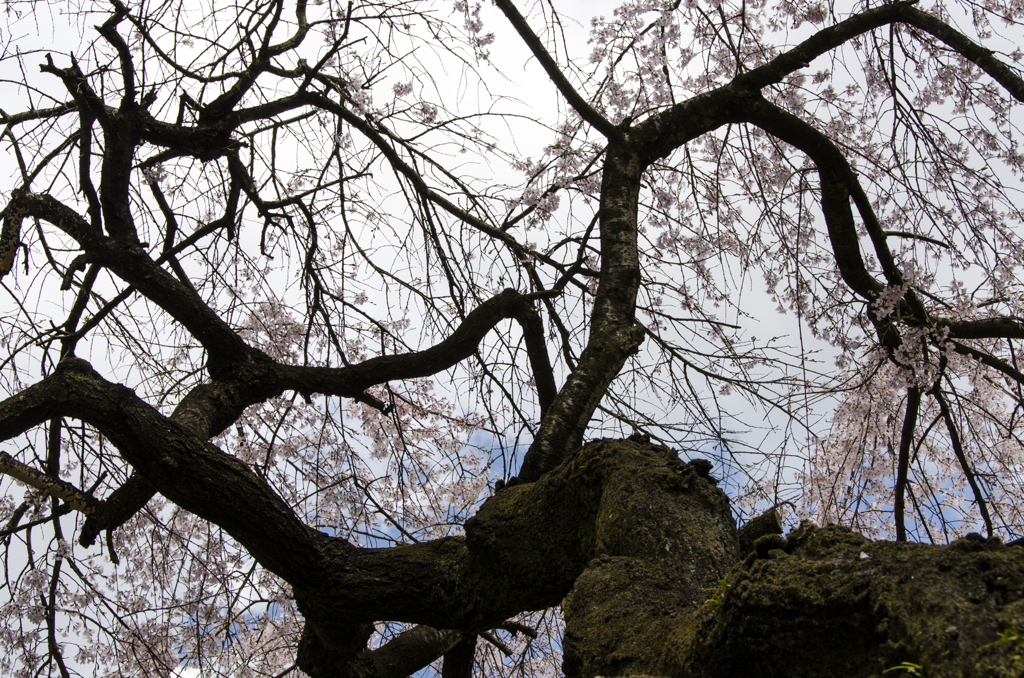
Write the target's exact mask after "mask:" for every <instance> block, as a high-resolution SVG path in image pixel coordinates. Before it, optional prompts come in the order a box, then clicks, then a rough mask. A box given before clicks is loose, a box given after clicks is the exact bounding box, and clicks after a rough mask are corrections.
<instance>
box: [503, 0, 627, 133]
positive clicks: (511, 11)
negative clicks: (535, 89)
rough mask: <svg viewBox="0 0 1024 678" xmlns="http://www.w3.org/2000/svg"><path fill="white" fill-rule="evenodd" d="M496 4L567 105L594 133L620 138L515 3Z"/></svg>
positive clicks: (506, 1)
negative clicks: (566, 73) (561, 65)
mask: <svg viewBox="0 0 1024 678" xmlns="http://www.w3.org/2000/svg"><path fill="white" fill-rule="evenodd" d="M494 4H496V5H497V6H498V9H500V10H501V11H502V13H503V14H504V15H505V18H507V19H508V21H509V23H510V24H512V27H513V28H514V29H515V30H516V33H518V34H519V37H520V38H521V39H522V41H523V42H525V43H526V46H527V47H529V48H530V51H531V52H533V56H534V57H535V58H536V59H537V61H538V62H539V63H540V65H541V67H542V68H543V69H544V72H545V73H547V74H548V77H549V78H551V82H553V83H554V85H555V87H557V88H558V91H559V92H561V94H562V96H563V97H565V100H566V102H568V104H569V105H570V106H572V108H573V110H575V111H576V113H578V114H579V116H580V117H581V118H583V120H585V121H586V122H587V123H588V124H590V125H591V126H592V127H593V128H594V129H596V130H597V131H598V132H600V133H601V134H603V135H604V136H606V137H608V138H609V139H611V138H614V137H616V136H618V134H619V132H620V130H619V128H618V127H616V126H615V125H613V124H612V123H611V122H610V121H609V120H608V119H607V118H605V117H604V116H603V115H601V114H600V113H599V112H597V110H595V109H594V107H593V106H591V105H590V103H589V102H588V101H587V100H586V99H584V98H583V97H582V96H580V93H579V92H577V91H576V88H575V87H573V86H572V83H570V82H569V79H568V78H566V77H565V74H564V73H563V72H562V69H561V68H559V66H558V64H556V63H555V60H554V59H552V58H551V54H550V53H548V51H547V49H545V48H544V45H543V43H541V41H540V38H538V37H537V34H536V33H534V32H533V29H532V28H530V24H529V23H527V21H526V18H525V17H523V15H522V14H520V13H519V10H518V9H516V6H515V5H514V4H513V3H512V0H495V1H494Z"/></svg>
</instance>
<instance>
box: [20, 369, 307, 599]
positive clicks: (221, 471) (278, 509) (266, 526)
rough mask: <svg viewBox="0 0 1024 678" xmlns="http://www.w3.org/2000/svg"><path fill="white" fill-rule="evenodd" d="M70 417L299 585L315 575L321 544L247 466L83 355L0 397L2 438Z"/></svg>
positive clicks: (168, 493) (188, 507)
mask: <svg viewBox="0 0 1024 678" xmlns="http://www.w3.org/2000/svg"><path fill="white" fill-rule="evenodd" d="M59 416H68V417H74V418H77V419H81V420H82V421H85V422H88V423H89V424H91V425H92V426H95V427H96V428H97V429H98V430H99V431H100V432H101V433H103V435H104V436H106V437H107V439H109V440H110V441H111V442H112V443H113V444H114V445H115V446H116V447H117V449H118V451H119V452H120V453H121V455H122V456H123V457H124V458H125V460H127V461H128V463H130V464H131V465H132V466H133V467H135V469H136V470H137V471H138V472H140V473H141V474H142V475H144V476H145V477H146V478H147V479H148V480H149V481H150V482H152V483H153V484H154V485H155V486H156V487H157V489H158V490H159V491H160V493H161V494H163V495H164V496H165V497H167V498H168V499H170V500H171V501H173V502H174V503H175V504H177V505H179V506H181V507H182V508H184V509H185V510H187V511H190V512H192V513H195V514H196V515H198V516H200V517H201V518H203V519H205V520H208V521H210V522H212V523H215V524H217V525H219V526H220V527H222V528H223V529H224V530H225V531H227V532H228V533H229V534H231V535H232V536H233V537H234V538H235V539H237V540H238V541H239V543H241V544H243V545H244V546H245V547H246V549H247V550H248V551H249V552H250V553H251V554H252V556H253V557H254V558H256V560H257V561H259V562H260V563H261V564H262V565H263V566H264V567H266V568H267V569H268V570H270V571H271V572H274V573H275V574H277V575H278V576H280V577H282V578H283V579H285V580H286V581H288V582H290V583H292V584H293V586H296V587H297V588H302V587H303V586H309V585H310V584H312V583H314V582H316V567H317V565H318V563H319V562H320V544H321V542H322V541H323V540H326V539H327V538H326V537H324V536H323V535H318V534H317V533H316V532H315V531H313V530H311V529H309V528H307V527H306V526H305V525H303V524H302V522H301V521H300V520H299V519H298V518H297V517H296V516H295V514H294V512H293V511H292V510H291V509H290V508H289V507H288V506H287V505H286V504H285V503H284V502H283V501H281V499H280V498H279V497H278V496H277V495H276V494H275V493H274V492H273V491H272V490H271V489H270V488H269V487H268V486H267V485H266V483H265V482H264V481H262V480H261V479H260V478H258V477H257V476H256V475H255V474H254V473H253V472H252V471H250V470H249V468H248V466H246V465H245V464H244V463H242V462H240V461H238V460H237V459H235V458H234V457H231V456H229V455H227V454H224V453H223V452H221V451H220V450H218V449H217V448H216V447H214V446H213V445H211V444H209V443H207V442H205V441H203V440H200V439H198V438H196V437H195V436H193V435H191V434H189V433H188V432H186V431H185V430H184V429H182V428H181V427H180V426H178V425H177V424H175V423H174V422H172V421H170V420H169V419H167V418H166V417H164V416H163V415H161V414H160V413H159V412H157V411H156V410H154V409H153V408H152V407H150V406H149V405H148V404H146V403H145V402H143V401H142V400H140V399H139V398H138V397H137V396H136V395H135V394H134V393H133V392H132V391H131V390H130V389H127V388H125V387H123V386H118V385H116V384H111V383H109V382H107V381H106V380H104V379H103V378H102V377H100V375H98V374H97V373H96V372H95V371H94V370H93V369H92V367H90V366H89V364H88V363H86V362H85V361H84V360H80V359H77V358H70V359H65V360H63V361H61V362H60V363H59V364H58V367H57V370H56V371H55V372H54V373H53V374H52V375H50V376H49V377H46V378H45V379H43V380H42V381H41V382H39V383H37V384H34V385H32V386H29V387H28V388H26V389H24V390H23V391H21V392H20V393H18V394H16V395H14V396H12V397H10V398H8V399H7V400H6V401H4V402H3V403H0V440H6V439H8V438H10V437H12V436H15V435H18V434H20V433H22V432H24V431H25V430H27V429H28V428H31V427H33V426H37V425H39V424H41V423H42V422H44V421H47V420H48V419H51V418H53V417H59Z"/></svg>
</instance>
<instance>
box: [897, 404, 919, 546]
mask: <svg viewBox="0 0 1024 678" xmlns="http://www.w3.org/2000/svg"><path fill="white" fill-rule="evenodd" d="M920 408H921V389H920V388H918V387H917V386H911V387H910V389H908V391H907V412H906V415H905V416H904V417H903V430H902V432H901V433H900V449H899V456H898V457H897V461H896V487H895V488H894V489H893V493H894V495H895V506H894V507H893V512H894V513H895V514H896V515H895V518H896V541H906V540H907V527H906V508H905V506H906V498H905V495H906V490H907V469H908V468H909V466H910V447H911V445H913V444H914V429H916V428H917V413H918V410H919V409H920Z"/></svg>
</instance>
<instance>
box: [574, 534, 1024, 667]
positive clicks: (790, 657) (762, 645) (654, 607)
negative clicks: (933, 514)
mask: <svg viewBox="0 0 1024 678" xmlns="http://www.w3.org/2000/svg"><path fill="white" fill-rule="evenodd" d="M603 567H604V568H605V569H606V571H607V574H603V575H602V577H601V578H602V581H600V582H597V583H596V584H595V582H596V579H597V578H596V577H594V576H592V575H591V572H590V570H588V572H587V573H586V574H585V575H584V576H583V577H582V578H581V580H580V581H578V582H577V586H576V591H578V590H579V589H580V587H581V582H585V585H589V587H590V594H591V595H590V597H589V599H588V607H587V609H586V611H585V613H584V614H582V615H581V612H583V611H582V610H577V607H578V605H577V598H576V596H577V593H576V591H574V593H573V596H572V597H571V598H570V600H569V601H567V604H566V616H567V617H568V619H569V625H570V627H574V626H579V625H580V624H581V621H580V619H578V618H576V617H577V616H584V617H586V627H587V629H588V632H587V633H579V632H578V631H577V632H576V633H575V634H574V636H573V638H572V640H573V643H572V645H571V651H572V654H573V655H574V658H573V659H572V663H571V664H570V643H569V640H570V636H569V634H567V636H566V675H586V676H594V675H605V676H612V675H619V676H626V675H652V676H686V677H691V676H692V677H694V678H696V677H698V676H699V677H701V678H711V677H723V678H724V677H726V676H729V677H732V676H755V677H760V676H765V677H769V676H770V677H779V678H782V677H786V678H812V677H813V678H819V677H820V678H825V677H833V676H834V677H836V678H839V677H842V678H861V677H863V678H868V677H873V676H881V675H882V674H883V673H884V672H886V671H887V670H889V669H893V671H891V672H890V673H888V674H887V675H897V676H899V675H919V676H928V677H929V678H944V677H950V678H953V677H958V678H960V677H964V678H966V677H968V676H978V677H992V678H996V677H1000V678H1009V677H1013V676H1021V675H1024V548H1021V547H1020V546H1012V547H1008V546H1004V545H1002V543H1001V542H999V540H985V539H984V538H982V537H980V536H977V535H971V536H969V537H967V538H965V539H961V540H959V541H957V542H955V543H954V544H952V545H951V546H946V547H943V546H925V545H909V544H902V543H893V542H872V541H870V540H868V539H866V538H865V537H863V536H861V535H859V534H856V533H854V532H852V531H850V530H849V529H846V528H841V527H835V526H830V527H826V528H817V527H815V526H814V525H811V524H809V523H808V524H804V525H802V526H801V527H800V528H799V529H797V530H795V531H794V532H792V533H791V534H790V535H789V538H788V539H782V538H781V537H777V536H774V535H770V536H767V537H763V538H762V539H761V540H760V542H759V543H758V545H757V548H756V551H755V552H753V553H751V554H750V555H749V556H748V557H747V558H746V559H745V560H744V562H743V563H741V564H739V565H737V566H736V567H735V568H733V570H732V571H731V572H730V573H729V574H728V575H727V576H725V577H724V578H723V579H722V580H721V582H719V584H718V585H717V586H713V587H710V588H708V589H707V590H706V592H705V598H706V599H705V601H704V602H703V604H702V605H701V606H700V608H699V609H697V610H696V611H692V610H690V609H687V607H686V605H685V599H684V598H682V597H681V596H680V595H679V592H678V591H677V590H676V589H675V588H673V587H672V586H671V585H670V584H669V582H668V577H667V576H666V574H665V573H664V572H663V571H659V570H658V568H656V567H653V566H651V565H650V564H645V565H641V564H638V563H633V562H627V559H608V560H607V561H605V562H604V563H603ZM631 593H632V595H634V596H635V598H634V597H631V595H630V594H631ZM681 603H683V604H681ZM581 638H585V639H586V642H581ZM581 656H582V657H585V659H582V660H581V659H579V658H578V657H581ZM581 665H582V666H584V670H581V671H578V672H576V671H570V669H571V668H572V669H575V667H577V666H581Z"/></svg>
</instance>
